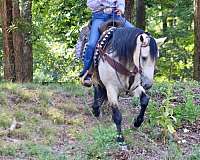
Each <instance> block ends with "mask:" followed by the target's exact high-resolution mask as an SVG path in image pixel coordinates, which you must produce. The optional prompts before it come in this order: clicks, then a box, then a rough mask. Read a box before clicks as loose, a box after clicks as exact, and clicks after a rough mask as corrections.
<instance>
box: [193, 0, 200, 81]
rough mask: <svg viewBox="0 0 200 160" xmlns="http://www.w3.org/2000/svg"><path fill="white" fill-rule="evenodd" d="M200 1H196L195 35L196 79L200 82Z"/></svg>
mask: <svg viewBox="0 0 200 160" xmlns="http://www.w3.org/2000/svg"><path fill="white" fill-rule="evenodd" d="M199 17H200V0H195V16H194V26H195V27H194V31H195V32H194V33H195V52H194V79H195V80H197V81H200V18H199Z"/></svg>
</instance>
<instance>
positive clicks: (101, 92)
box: [92, 85, 107, 117]
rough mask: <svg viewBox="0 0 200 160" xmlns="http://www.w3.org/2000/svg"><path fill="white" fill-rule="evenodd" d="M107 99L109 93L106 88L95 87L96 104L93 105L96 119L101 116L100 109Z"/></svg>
mask: <svg viewBox="0 0 200 160" xmlns="http://www.w3.org/2000/svg"><path fill="white" fill-rule="evenodd" d="M106 99H107V93H106V89H105V87H104V86H100V85H94V103H93V105H92V109H93V114H94V116H95V117H99V115H100V107H101V105H102V104H103V102H104V101H105V100H106Z"/></svg>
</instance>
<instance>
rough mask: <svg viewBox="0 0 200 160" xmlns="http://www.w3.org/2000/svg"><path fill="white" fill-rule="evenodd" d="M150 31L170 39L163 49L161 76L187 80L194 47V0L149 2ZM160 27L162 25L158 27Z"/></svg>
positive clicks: (160, 61) (190, 72) (148, 25)
mask: <svg viewBox="0 0 200 160" xmlns="http://www.w3.org/2000/svg"><path fill="white" fill-rule="evenodd" d="M147 4H148V5H149V8H148V10H147V13H148V14H147V17H148V18H147V28H148V31H150V32H151V33H153V35H156V36H158V37H160V36H166V37H168V42H167V43H166V44H165V45H164V47H163V48H162V49H161V57H160V59H159V63H158V68H159V70H160V72H159V73H158V74H157V76H158V77H164V78H165V79H168V80H184V79H191V77H192V63H193V61H192V58H193V48H194V42H193V40H194V38H193V37H194V35H193V27H192V26H193V24H192V20H193V13H194V11H193V8H194V7H193V0H189V1H186V0H184V1H182V0H170V1H151V0H148V1H147ZM158 24H159V25H158Z"/></svg>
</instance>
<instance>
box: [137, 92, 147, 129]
mask: <svg viewBox="0 0 200 160" xmlns="http://www.w3.org/2000/svg"><path fill="white" fill-rule="evenodd" d="M149 99H150V98H149V96H147V95H146V93H145V92H144V91H142V92H141V94H140V106H141V109H140V113H139V115H138V116H137V118H136V119H135V121H134V127H137V128H138V127H140V125H141V124H142V122H143V121H144V113H145V111H146V108H147V106H148V103H149Z"/></svg>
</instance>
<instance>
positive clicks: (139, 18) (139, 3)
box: [136, 0, 146, 30]
mask: <svg viewBox="0 0 200 160" xmlns="http://www.w3.org/2000/svg"><path fill="white" fill-rule="evenodd" d="M145 15H146V7H145V3H144V0H136V26H137V27H139V28H141V29H143V30H145V27H146V23H145Z"/></svg>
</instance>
